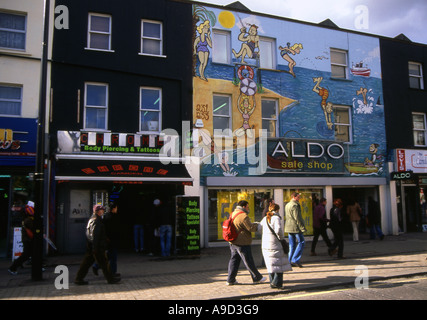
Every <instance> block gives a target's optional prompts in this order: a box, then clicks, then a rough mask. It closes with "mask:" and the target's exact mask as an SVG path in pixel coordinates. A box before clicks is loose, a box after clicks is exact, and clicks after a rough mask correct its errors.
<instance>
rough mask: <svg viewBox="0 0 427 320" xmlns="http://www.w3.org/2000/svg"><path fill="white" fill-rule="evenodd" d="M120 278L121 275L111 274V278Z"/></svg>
mask: <svg viewBox="0 0 427 320" xmlns="http://www.w3.org/2000/svg"><path fill="white" fill-rule="evenodd" d="M121 276H122V275H121V274H120V273H114V274H113V277H114V278H120V277H121Z"/></svg>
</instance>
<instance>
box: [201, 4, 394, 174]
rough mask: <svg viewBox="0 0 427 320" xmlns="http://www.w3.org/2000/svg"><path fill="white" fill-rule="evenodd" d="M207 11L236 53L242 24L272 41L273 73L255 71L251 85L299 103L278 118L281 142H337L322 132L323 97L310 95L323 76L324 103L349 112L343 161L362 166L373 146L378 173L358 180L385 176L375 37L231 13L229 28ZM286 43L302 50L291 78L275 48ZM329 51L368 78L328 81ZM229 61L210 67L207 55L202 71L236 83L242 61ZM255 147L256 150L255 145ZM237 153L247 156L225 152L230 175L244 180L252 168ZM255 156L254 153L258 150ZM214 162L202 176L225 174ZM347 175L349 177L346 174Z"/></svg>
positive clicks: (328, 132)
mask: <svg viewBox="0 0 427 320" xmlns="http://www.w3.org/2000/svg"><path fill="white" fill-rule="evenodd" d="M206 9H207V10H209V11H210V12H212V13H214V14H215V16H216V18H217V19H216V21H211V28H212V29H218V30H226V31H228V32H230V40H231V48H233V49H235V50H236V51H238V50H239V48H240V47H241V45H242V42H241V41H240V40H238V35H239V34H240V32H241V31H240V30H241V28H242V25H243V26H245V27H246V28H247V29H249V26H250V25H252V24H255V25H257V27H258V29H257V32H258V35H259V36H260V37H268V38H270V39H275V40H274V41H275V42H274V43H275V46H276V52H275V53H276V54H275V56H276V58H275V59H276V66H277V67H276V69H275V70H268V69H261V70H259V69H258V68H255V70H256V72H255V77H254V80H255V81H256V82H257V83H258V85H262V87H263V88H266V89H268V90H271V91H274V92H276V93H277V94H279V95H281V96H284V97H287V98H291V99H293V100H296V101H297V102H296V103H294V104H292V105H291V106H290V107H285V108H284V109H283V110H282V111H281V112H280V114H279V136H280V137H286V138H303V139H307V140H316V139H319V140H331V141H334V140H335V137H334V130H333V128H332V130H331V129H328V128H327V127H326V121H325V116H324V113H323V110H322V107H321V100H322V98H321V97H320V96H319V95H318V94H317V93H316V92H314V91H313V86H314V85H315V83H314V81H313V78H318V77H322V78H323V80H322V82H321V86H322V87H324V88H326V89H327V90H328V91H329V96H328V98H327V101H328V102H331V103H332V104H333V105H342V106H350V107H351V108H352V109H351V110H352V111H351V118H352V119H351V123H352V126H351V129H352V132H351V136H352V141H351V143H350V144H347V147H348V154H346V162H347V163H359V164H363V162H364V161H365V160H366V159H369V158H370V157H371V156H372V152H370V147H371V146H372V145H375V146H376V148H377V150H376V151H375V157H376V163H377V167H379V168H380V170H378V171H377V172H373V173H363V174H362V175H372V174H375V175H383V174H384V172H383V168H382V166H383V163H384V160H385V158H386V141H385V124H384V107H383V105H382V102H383V95H382V81H381V78H380V76H381V63H380V54H379V39H378V38H376V37H374V36H367V35H363V34H357V33H350V32H346V31H343V30H332V29H327V28H322V27H319V26H315V25H312V24H304V23H297V22H291V21H288V20H286V19H275V18H272V17H265V16H255V15H247V14H244V13H236V12H230V11H227V19H228V20H227V23H223V22H221V19H220V18H221V13H222V12H224V10H220V9H217V8H210V7H207V8H206ZM233 17H234V20H233ZM224 25H226V26H227V27H224ZM230 26H232V27H230ZM287 43H290V44H291V45H292V44H294V43H301V44H302V46H303V49H302V50H301V51H300V52H299V53H298V54H295V55H292V56H291V57H292V59H293V60H294V61H295V62H296V66H295V67H294V73H295V77H294V76H292V75H291V74H289V72H288V70H289V67H288V62H286V61H285V60H284V59H282V57H281V56H280V50H279V49H278V47H279V46H285V45H286V44H287ZM331 48H336V49H340V50H345V51H346V52H347V58H348V68H349V69H350V67H352V65H354V64H355V63H359V62H363V64H364V66H368V67H369V69H370V76H368V77H365V76H358V75H353V74H352V73H351V72H350V70H348V78H347V79H344V80H338V79H335V78H332V77H331V72H330V71H331V61H330V49H331ZM261 54H262V53H261ZM231 56H232V59H231V64H229V65H227V64H218V63H213V62H212V55H210V57H209V61H208V64H207V66H206V69H205V71H204V73H205V76H206V78H207V79H209V78H215V79H222V80H227V81H235V80H236V74H235V73H236V72H235V64H237V63H239V62H240V59H236V58H234V56H233V55H232V54H231ZM245 61H246V62H247V63H249V64H255V63H256V61H254V59H248V58H246V59H245ZM197 68H198V65H197ZM197 68H196V70H197ZM196 73H197V72H196ZM361 88H366V90H367V95H366V98H367V101H368V104H367V105H365V106H363V104H362V103H361V100H362V97H361V95H360V94H357V91H358V90H360V89H361ZM196 94H197V93H196ZM253 147H254V148H255V149H257V147H258V146H257V145H255V146H253ZM241 152H246V153H248V152H250V151H249V150H233V151H232V152H230V153H229V159H230V160H229V164H230V165H231V167H232V168H233V170H234V175H247V174H248V168H249V167H251V165H249V164H248V163H249V161H247V162H246V165H245V164H243V165H242V164H237V159H238V156H240V155H239V153H241ZM254 152H255V154H257V151H254ZM214 158H215V156H214V155H211V156H209V157H208V158H207V159H204V161H205V163H207V164H206V165H202V170H201V174H202V176H212V175H222V174H223V172H222V170H221V168H220V167H219V164H214V163H215V161H214V160H215V159H214ZM216 162H217V160H216ZM255 166H256V165H255ZM252 167H253V165H252ZM348 174H349V175H350V174H351V173H350V172H348ZM353 175H354V173H353Z"/></svg>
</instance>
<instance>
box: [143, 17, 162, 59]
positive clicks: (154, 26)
mask: <svg viewBox="0 0 427 320" xmlns="http://www.w3.org/2000/svg"><path fill="white" fill-rule="evenodd" d="M162 29H163V25H162V24H161V23H160V22H157V21H149V20H142V22H141V54H146V55H153V56H162V55H163V30H162Z"/></svg>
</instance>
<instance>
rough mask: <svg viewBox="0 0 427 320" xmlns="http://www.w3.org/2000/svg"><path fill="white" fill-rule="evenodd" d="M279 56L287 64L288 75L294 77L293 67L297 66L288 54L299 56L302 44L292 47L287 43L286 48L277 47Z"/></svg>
mask: <svg viewBox="0 0 427 320" xmlns="http://www.w3.org/2000/svg"><path fill="white" fill-rule="evenodd" d="M279 50H280V55H281V56H282V58H283V59H285V60H286V61H287V62H288V67H289V73H290V74H291V75H293V76H294V77H296V75H295V73H294V67H295V65H296V64H297V63H296V62H295V61H294V59H292V58H291V56H290V55H289V54H292V55H296V54H299V53H300V52H301V50H302V44H301V43H295V44H294V45H293V46H292V47H291V44H290V42H288V43H287V45H286V47H282V46H279Z"/></svg>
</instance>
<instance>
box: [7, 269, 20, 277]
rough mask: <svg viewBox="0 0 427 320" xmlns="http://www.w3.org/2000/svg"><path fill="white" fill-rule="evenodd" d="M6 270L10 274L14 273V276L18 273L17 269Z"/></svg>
mask: <svg viewBox="0 0 427 320" xmlns="http://www.w3.org/2000/svg"><path fill="white" fill-rule="evenodd" d="M7 271H8V272H9V273H10V274H11V275H14V276H16V275H17V274H18V272H17V271H12V270H10V269H7Z"/></svg>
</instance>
